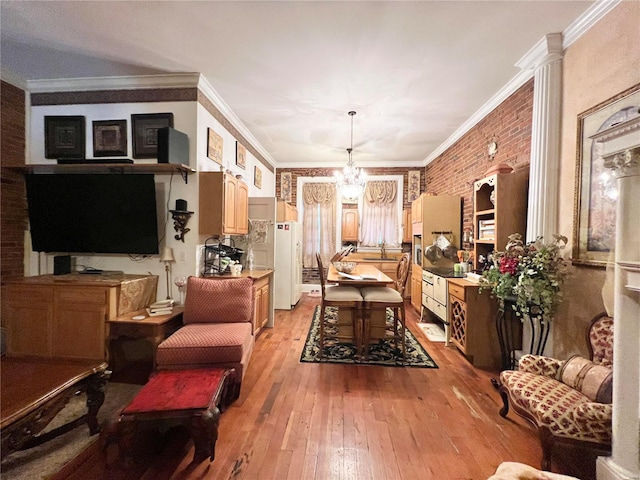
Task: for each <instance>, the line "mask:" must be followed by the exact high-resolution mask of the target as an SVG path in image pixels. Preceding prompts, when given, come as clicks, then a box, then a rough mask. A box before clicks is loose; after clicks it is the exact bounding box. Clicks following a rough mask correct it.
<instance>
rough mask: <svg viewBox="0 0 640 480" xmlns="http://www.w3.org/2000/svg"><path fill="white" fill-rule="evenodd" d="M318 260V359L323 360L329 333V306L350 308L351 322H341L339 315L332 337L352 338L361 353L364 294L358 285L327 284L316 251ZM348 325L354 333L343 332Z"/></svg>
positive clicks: (337, 338)
mask: <svg viewBox="0 0 640 480" xmlns="http://www.w3.org/2000/svg"><path fill="white" fill-rule="evenodd" d="M316 261H317V262H318V273H319V275H320V288H321V289H322V302H321V304H320V340H319V345H318V347H319V353H318V359H319V360H321V359H322V356H323V354H324V340H325V336H326V334H327V332H326V329H325V327H326V326H327V321H326V318H325V310H326V308H327V307H337V308H344V309H349V310H350V313H351V315H350V318H351V323H344V322H343V323H341V321H340V315H338V323H337V324H334V325H333V326H334V327H335V328H336V334H335V335H332V336H331V337H332V338H334V339H336V340H340V339H344V340H347V339H349V340H352V341H353V342H354V345H355V346H356V354H357V355H359V354H360V350H361V345H362V343H361V340H362V337H361V331H362V328H361V325H360V322H361V319H362V315H361V312H362V295H361V294H360V290H359V289H357V288H356V287H345V286H327V285H326V284H325V283H326V282H325V276H324V268H323V266H322V259H321V258H320V254H319V253H316ZM341 327H342V328H344V327H347V328H348V329H349V328H350V329H351V332H352V334H351V335H348V334H345V333H341V332H340V329H341Z"/></svg>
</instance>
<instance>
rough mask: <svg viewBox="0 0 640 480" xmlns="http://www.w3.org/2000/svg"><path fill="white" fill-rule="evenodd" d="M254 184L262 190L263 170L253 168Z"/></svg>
mask: <svg viewBox="0 0 640 480" xmlns="http://www.w3.org/2000/svg"><path fill="white" fill-rule="evenodd" d="M253 184H254V185H255V186H256V187H258V188H262V170H260V169H259V168H258V167H253Z"/></svg>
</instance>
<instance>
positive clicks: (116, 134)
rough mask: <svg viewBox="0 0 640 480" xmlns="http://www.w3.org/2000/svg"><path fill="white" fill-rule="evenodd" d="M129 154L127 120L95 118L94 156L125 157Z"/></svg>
mask: <svg viewBox="0 0 640 480" xmlns="http://www.w3.org/2000/svg"><path fill="white" fill-rule="evenodd" d="M126 155H127V121H126V120H94V122H93V156H94V157H125V156H126Z"/></svg>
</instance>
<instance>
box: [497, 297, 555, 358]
mask: <svg viewBox="0 0 640 480" xmlns="http://www.w3.org/2000/svg"><path fill="white" fill-rule="evenodd" d="M518 309H519V307H517V305H516V297H506V298H505V299H504V300H503V301H502V302H501V305H500V309H499V310H498V315H497V316H496V329H497V331H498V341H499V343H500V354H501V358H502V369H503V370H515V369H517V367H518V361H517V358H516V351H517V350H520V349H522V330H523V322H529V326H530V328H531V342H530V344H529V350H528V351H527V353H532V354H534V355H542V353H543V352H544V348H545V346H546V344H547V339H548V338H549V330H550V328H549V327H550V322H548V321H547V320H546V319H545V318H544V316H543V315H542V312H541V311H540V307H538V306H537V305H533V304H531V305H527V308H526V310H525V311H518Z"/></svg>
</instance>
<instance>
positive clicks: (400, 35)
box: [0, 0, 594, 167]
mask: <svg viewBox="0 0 640 480" xmlns="http://www.w3.org/2000/svg"><path fill="white" fill-rule="evenodd" d="M593 5H594V2H592V1H579V0H567V1H538V0H534V1H530V0H529V1H516V0H510V1H453V0H450V1H413V2H401V1H375V2H365V1H326V2H325V1H299V2H286V1H285V2H273V1H257V2H248V1H161V2H155V1H124V2H114V1H79V2H75V1H44V2H40V1H29V2H27V1H7V0H2V1H1V2H0V8H1V11H0V19H1V28H0V34H1V51H0V54H1V57H0V67H1V73H2V77H3V79H5V80H8V81H11V79H13V80H14V82H16V81H22V82H24V81H26V80H34V79H60V78H79V77H105V76H121V75H127V76H128V75H150V74H167V73H183V72H198V73H201V74H202V75H203V76H204V77H205V78H206V80H207V81H208V82H209V83H210V85H211V86H212V87H213V89H214V90H215V91H216V92H217V93H218V94H219V95H220V97H221V98H222V99H224V101H225V102H226V103H227V105H228V107H229V108H230V109H231V110H232V111H233V112H234V113H235V115H236V116H237V117H238V118H239V119H240V121H241V122H242V123H243V124H244V126H245V127H246V129H247V130H248V131H249V132H251V134H252V135H253V137H254V138H255V139H257V141H258V142H259V143H260V145H261V147H262V148H260V150H261V151H266V152H268V155H267V158H268V157H271V158H269V160H271V161H272V162H273V163H274V165H275V166H278V167H295V166H300V167H303V166H342V165H344V163H346V160H347V158H348V155H347V152H346V148H347V147H349V144H350V132H351V130H350V117H349V116H348V115H347V112H348V111H349V110H355V111H356V112H357V114H356V115H355V117H354V118H353V121H354V126H353V144H354V145H353V146H354V152H353V158H354V160H355V162H356V164H357V165H358V166H419V165H425V164H426V163H427V161H428V160H429V156H430V155H432V154H433V152H435V151H436V150H437V149H438V147H439V146H441V145H442V144H443V142H445V141H446V140H447V139H448V138H450V137H451V135H452V134H454V132H456V130H458V129H459V127H460V126H461V125H463V124H464V123H465V122H467V121H468V119H470V118H471V117H472V116H473V115H474V113H476V112H478V111H479V109H481V107H482V106H483V105H484V104H485V103H486V102H487V101H488V100H489V99H491V98H492V97H493V96H494V95H496V93H498V92H499V91H500V90H501V89H502V88H503V87H504V86H505V85H507V84H508V83H509V82H510V81H511V80H512V79H513V78H514V77H515V76H516V75H517V74H518V73H520V69H519V68H518V67H517V66H516V65H515V64H516V62H518V60H520V59H521V58H522V57H523V56H524V55H525V54H526V53H527V52H528V51H529V50H530V49H531V48H532V47H533V46H534V45H535V44H536V43H537V42H539V41H540V40H541V39H542V38H543V37H544V35H546V34H548V33H554V32H563V31H565V30H566V28H567V27H568V26H570V25H571V24H572V23H573V22H574V21H575V20H576V19H577V18H579V17H580V16H581V15H583V14H584V12H585V11H586V10H588V9H589V7H592V6H593Z"/></svg>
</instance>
